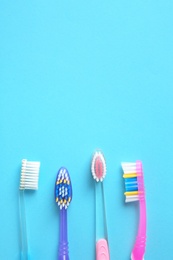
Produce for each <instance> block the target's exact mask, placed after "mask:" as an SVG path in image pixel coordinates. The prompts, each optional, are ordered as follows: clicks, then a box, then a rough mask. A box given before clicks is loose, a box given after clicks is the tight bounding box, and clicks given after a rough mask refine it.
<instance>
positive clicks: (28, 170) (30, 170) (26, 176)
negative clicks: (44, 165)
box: [19, 159, 40, 190]
mask: <svg viewBox="0 0 173 260" xmlns="http://www.w3.org/2000/svg"><path fill="white" fill-rule="evenodd" d="M39 170H40V162H32V161H27V160H26V159H24V160H22V168H21V176H20V186H19V189H20V190H37V189H38V177H39Z"/></svg>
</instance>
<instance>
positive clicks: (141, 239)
mask: <svg viewBox="0 0 173 260" xmlns="http://www.w3.org/2000/svg"><path fill="white" fill-rule="evenodd" d="M139 205H140V220H139V229H138V235H137V238H136V242H135V245H134V247H133V251H132V254H131V259H132V260H144V254H145V243H146V203H145V199H142V200H140V201H139Z"/></svg>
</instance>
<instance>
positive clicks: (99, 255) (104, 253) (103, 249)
mask: <svg viewBox="0 0 173 260" xmlns="http://www.w3.org/2000/svg"><path fill="white" fill-rule="evenodd" d="M109 259H110V257H109V248H108V243H107V240H106V239H103V238H102V239H99V240H98V241H97V243H96V260H109Z"/></svg>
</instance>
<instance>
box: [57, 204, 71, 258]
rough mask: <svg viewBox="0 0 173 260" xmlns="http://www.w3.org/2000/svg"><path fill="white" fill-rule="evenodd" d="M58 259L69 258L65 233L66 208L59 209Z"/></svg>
mask: <svg viewBox="0 0 173 260" xmlns="http://www.w3.org/2000/svg"><path fill="white" fill-rule="evenodd" d="M58 260H69V252H68V235H67V210H66V209H65V208H62V209H61V210H60V229H59V249H58Z"/></svg>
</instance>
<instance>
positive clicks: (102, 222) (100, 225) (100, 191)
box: [91, 151, 110, 260]
mask: <svg viewBox="0 0 173 260" xmlns="http://www.w3.org/2000/svg"><path fill="white" fill-rule="evenodd" d="M91 172H92V176H93V178H94V179H95V180H96V182H95V204H96V260H109V259H110V257H109V247H108V235H107V223H106V209H105V198H104V186H103V179H104V177H105V175H106V162H105V159H104V156H103V154H102V153H101V151H96V152H95V154H94V156H93V159H92V164H91ZM100 237H101V238H100Z"/></svg>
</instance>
